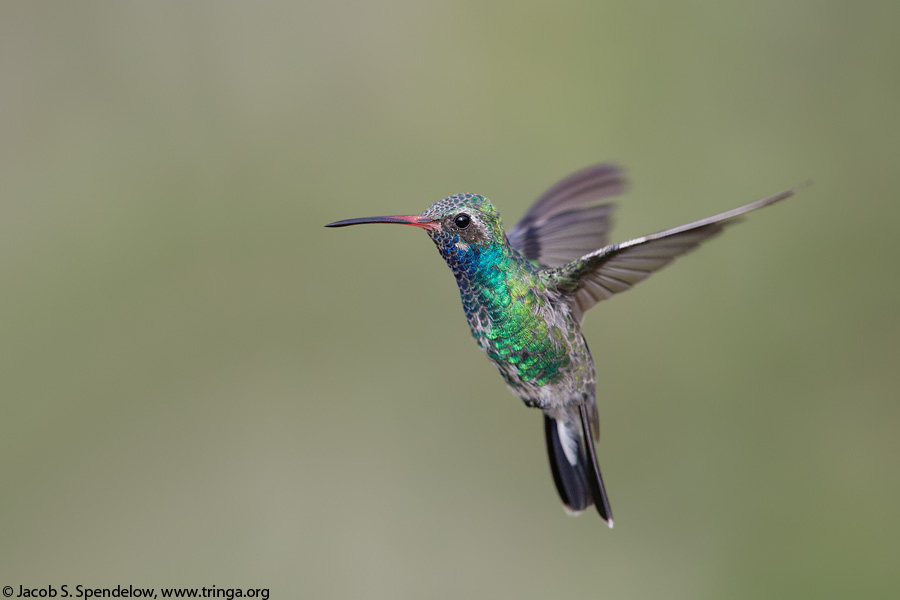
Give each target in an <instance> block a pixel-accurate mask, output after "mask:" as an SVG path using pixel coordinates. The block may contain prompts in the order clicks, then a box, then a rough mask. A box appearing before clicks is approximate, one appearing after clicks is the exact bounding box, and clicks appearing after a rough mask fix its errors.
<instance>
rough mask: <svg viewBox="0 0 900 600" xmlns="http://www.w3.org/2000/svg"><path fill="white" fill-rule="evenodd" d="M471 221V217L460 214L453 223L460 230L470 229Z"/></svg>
mask: <svg viewBox="0 0 900 600" xmlns="http://www.w3.org/2000/svg"><path fill="white" fill-rule="evenodd" d="M470 221H471V219H470V218H469V215H467V214H466V213H459V214H458V215H456V218H455V219H453V222H454V223H455V224H456V226H457V227H459V228H460V229H465V228H466V227H468V226H469V222H470Z"/></svg>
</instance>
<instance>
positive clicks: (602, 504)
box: [579, 404, 613, 529]
mask: <svg viewBox="0 0 900 600" xmlns="http://www.w3.org/2000/svg"><path fill="white" fill-rule="evenodd" d="M579 412H580V413H581V432H582V435H583V437H584V443H585V446H586V447H587V452H586V454H587V457H588V462H589V463H590V466H589V467H588V469H587V471H588V472H587V480H588V483H589V484H590V486H591V494H592V495H593V497H594V506H595V507H597V512H598V513H600V516H601V517H603V520H604V521H606V522H607V523H608V524H609V527H610V529H612V526H613V518H612V508H611V507H610V506H609V497H608V496H607V495H606V486H605V485H603V476H602V475H601V474H600V464H599V463H598V462H597V453H596V452H595V451H594V436H593V435H591V421H590V419H589V418H588V412H587V406H586V405H584V404H582V405H581V406H580V407H579Z"/></svg>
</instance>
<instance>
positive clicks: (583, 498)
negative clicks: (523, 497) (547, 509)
mask: <svg viewBox="0 0 900 600" xmlns="http://www.w3.org/2000/svg"><path fill="white" fill-rule="evenodd" d="M580 411H581V414H580V422H579V419H577V418H574V415H572V417H573V418H571V419H560V420H557V419H554V418H553V417H550V416H548V415H547V414H544V435H545V438H546V441H547V455H548V456H549V458H550V471H551V472H552V473H553V481H554V483H555V484H556V490H557V492H559V497H560V498H561V499H562V501H563V504H564V505H565V506H566V510H567V512H570V513H572V514H578V513H580V512H581V511H583V510H585V509H587V508H589V507H590V506H591V505H592V504H593V505H594V506H596V507H597V512H599V513H600V516H601V517H602V518H603V520H604V521H606V522H607V523H609V526H610V527H612V510H611V509H610V507H609V498H608V497H607V496H606V487H605V486H604V485H603V478H602V476H601V475H600V466H599V465H598V464H597V456H596V454H595V453H594V441H593V436H592V435H591V428H590V418H589V415H588V412H587V408H586V407H585V406H583V405H582V406H581V408H580Z"/></svg>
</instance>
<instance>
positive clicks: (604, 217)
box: [506, 163, 625, 267]
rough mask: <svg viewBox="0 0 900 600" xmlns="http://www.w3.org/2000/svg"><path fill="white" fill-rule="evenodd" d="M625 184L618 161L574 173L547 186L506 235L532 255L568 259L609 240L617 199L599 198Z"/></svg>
mask: <svg viewBox="0 0 900 600" xmlns="http://www.w3.org/2000/svg"><path fill="white" fill-rule="evenodd" d="M624 189H625V177H624V174H623V172H622V169H620V168H619V167H618V166H616V165H613V164H609V163H603V164H599V165H593V166H590V167H587V168H585V169H582V170H580V171H577V172H575V173H572V174H571V175H569V176H568V177H566V178H565V179H563V180H562V181H560V182H558V183H557V184H556V185H554V186H553V187H551V188H550V189H549V190H547V191H546V192H544V193H543V194H542V195H541V197H540V198H538V199H537V201H535V203H534V204H533V205H532V206H531V208H529V209H528V212H526V213H525V216H524V217H522V220H521V221H519V222H518V223H517V224H516V225H515V226H514V227H513V228H512V229H510V230H509V232H507V235H506V237H507V238H508V239H509V243H510V245H511V246H512V247H513V248H515V249H516V250H518V251H519V252H521V253H522V254H523V255H524V256H525V258H527V259H529V260H536V261H537V262H539V263H540V264H541V265H543V266H545V267H558V266H560V265H564V264H566V263H567V262H569V261H571V260H575V259H576V258H578V257H580V256H582V255H583V254H585V253H586V252H590V251H591V250H594V249H596V248H600V247H602V246H604V245H605V244H606V234H607V232H608V231H609V228H610V216H611V214H612V210H613V205H612V204H598V202H599V201H600V200H603V199H604V198H608V197H610V196H614V195H615V194H619V193H621V192H622V191H623V190H624Z"/></svg>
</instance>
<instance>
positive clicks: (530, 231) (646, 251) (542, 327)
mask: <svg viewBox="0 0 900 600" xmlns="http://www.w3.org/2000/svg"><path fill="white" fill-rule="evenodd" d="M625 186H626V182H625V177H624V174H623V171H622V170H621V168H620V167H618V166H617V165H615V164H610V163H601V164H597V165H593V166H589V167H587V168H584V169H582V170H580V171H577V172H575V173H572V174H571V175H569V176H568V177H566V178H564V179H562V180H561V181H559V182H558V183H556V184H555V185H553V186H552V187H551V188H550V189H548V190H547V191H546V192H544V193H543V194H542V195H541V196H540V197H539V198H538V199H537V200H536V201H535V203H534V204H533V205H532V206H531V208H529V209H528V211H527V212H526V213H525V215H524V217H522V219H521V221H519V222H518V223H517V224H516V225H514V226H513V227H512V228H511V229H510V230H509V231H505V230H504V228H503V224H502V223H501V220H500V213H499V212H498V211H497V209H496V208H495V207H494V205H493V204H491V202H490V201H489V200H488V199H487V198H485V197H484V196H481V195H479V194H456V195H454V196H449V197H447V198H444V199H443V200H440V201H438V202H435V203H434V204H432V205H431V206H430V207H428V209H427V210H425V212H423V213H422V214H419V215H398V216H383V217H364V218H359V219H347V220H344V221H335V222H334V223H329V224H328V225H326V227H346V226H348V225H361V224H366V223H395V224H400V225H410V226H413V227H418V228H420V229H424V230H425V232H426V233H427V234H428V236H429V237H430V238H431V240H432V241H433V242H434V244H435V245H436V246H437V248H438V251H439V252H440V254H441V256H442V257H443V258H444V260H445V261H446V262H447V265H448V266H449V267H450V269H451V270H452V271H453V275H454V276H455V277H456V283H457V285H458V286H459V293H460V297H461V298H462V305H463V310H464V311H465V313H466V319H467V320H468V322H469V327H470V329H471V331H472V335H473V336H474V338H475V341H476V342H477V343H478V345H479V346H480V347H481V349H482V350H483V351H484V352H485V353H486V354H487V356H488V358H489V359H490V361H491V362H492V363H493V364H494V366H495V367H496V368H497V370H498V371H499V372H500V375H501V376H502V377H503V379H504V380H505V381H506V385H507V387H508V388H509V389H510V391H512V393H513V394H515V395H516V396H518V397H519V398H521V399H522V401H523V402H524V403H525V405H526V406H529V407H533V408H539V409H541V410H542V411H543V417H544V438H545V442H546V446H547V454H548V456H549V459H550V471H551V474H552V475H553V481H554V483H555V485H556V490H557V492H558V493H559V497H560V499H561V500H562V502H563V505H564V507H565V510H566V512H568V513H570V514H578V513H581V512H582V511H584V510H586V509H588V508H590V507H591V506H592V505H593V506H594V507H595V508H596V510H597V512H598V513H599V514H600V516H601V517H602V518H603V520H604V521H606V523H607V524H608V525H609V527H610V528H611V527H612V526H613V516H612V509H611V508H610V503H609V497H608V495H607V493H606V486H605V485H604V483H603V477H602V475H601V473H600V466H599V463H598V461H597V453H596V445H597V443H599V433H600V424H599V416H598V413H597V402H596V384H597V381H596V374H595V370H594V361H593V359H592V358H591V353H590V350H589V349H588V345H587V342H586V341H585V339H584V335H583V334H582V330H581V324H582V321H583V319H584V315H585V313H586V312H587V311H588V310H589V309H590V308H591V307H592V306H594V305H595V304H597V303H598V302H600V301H602V300H606V299H608V298H611V297H612V296H614V295H616V294H619V293H621V292H624V291H626V290H630V289H631V288H632V287H634V286H635V285H636V284H637V283H639V282H641V281H643V280H645V279H647V277H649V276H650V275H651V274H653V273H655V272H656V271H658V270H660V269H661V268H663V267H665V266H666V265H668V264H669V263H670V262H672V261H673V260H674V259H675V258H677V257H679V256H681V255H683V254H686V253H687V252H690V251H691V250H693V249H694V248H696V247H697V246H698V245H700V244H701V243H702V242H704V241H706V240H708V239H710V238H712V237H714V236H716V235H717V234H719V233H720V232H721V231H722V230H723V229H724V228H725V227H727V226H729V225H731V224H733V223H737V222H739V221H740V220H741V219H740V217H741V215H744V214H746V213H749V212H750V211H753V210H756V209H759V208H762V207H764V206H769V205H770V204H774V203H775V202H778V201H779V200H783V199H785V198H788V197H789V196H792V195H793V194H794V190H793V189H788V190H786V191H783V192H780V193H778V194H775V195H773V196H769V197H767V198H763V199H761V200H757V201H756V202H752V203H750V204H746V205H744V206H741V207H738V208H735V209H733V210H730V211H727V212H723V213H720V214H717V215H714V216H712V217H708V218H706V219H701V220H699V221H694V222H692V223H688V224H686V225H681V226H680V227H674V228H672V229H666V230H664V231H660V232H658V233H652V234H650V235H645V236H642V237H639V238H635V239H632V240H629V241H626V242H621V243H618V244H608V243H607V232H608V231H609V228H610V224H611V216H612V212H613V207H614V205H613V204H612V203H608V202H603V200H605V199H607V198H609V197H611V196H615V195H617V194H619V193H621V192H622V191H624V189H625Z"/></svg>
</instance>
